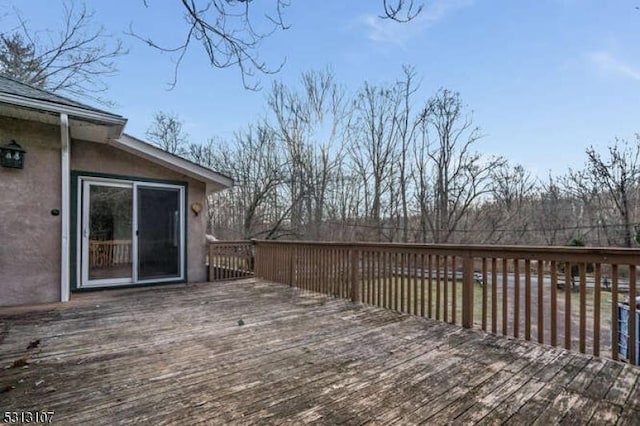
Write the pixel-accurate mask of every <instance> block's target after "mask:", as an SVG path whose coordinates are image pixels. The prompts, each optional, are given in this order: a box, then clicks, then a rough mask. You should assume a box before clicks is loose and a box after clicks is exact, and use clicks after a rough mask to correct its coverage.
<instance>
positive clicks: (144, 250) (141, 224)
mask: <svg viewBox="0 0 640 426" xmlns="http://www.w3.org/2000/svg"><path fill="white" fill-rule="evenodd" d="M136 188H137V192H136V196H137V207H138V212H137V213H138V215H137V216H138V217H137V219H138V280H140V281H143V280H151V279H165V278H178V277H180V276H181V275H182V272H181V267H180V266H181V260H182V259H181V258H182V256H181V254H182V249H181V247H182V225H181V223H182V217H181V208H180V206H181V198H182V197H181V190H180V188H167V187H155V186H143V185H140V184H138V185H137V186H136Z"/></svg>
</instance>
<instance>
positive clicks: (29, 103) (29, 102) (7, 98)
mask: <svg viewBox="0 0 640 426" xmlns="http://www.w3.org/2000/svg"><path fill="white" fill-rule="evenodd" d="M0 102H3V103H7V104H12V105H16V106H21V107H25V108H32V109H37V110H42V111H48V112H54V113H58V114H67V115H69V116H71V117H75V118H79V119H83V120H88V121H93V122H98V123H101V124H106V125H111V126H114V127H115V129H116V130H115V131H114V137H119V136H120V135H121V134H122V132H123V131H124V126H125V125H126V124H127V119H126V118H124V117H121V116H119V115H114V114H107V113H103V112H99V111H92V110H88V109H84V108H80V107H75V106H71V105H63V104H58V103H55V102H49V101H44V100H40V99H32V98H25V97H24V96H18V95H12V94H9V93H0Z"/></svg>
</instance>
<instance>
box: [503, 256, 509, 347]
mask: <svg viewBox="0 0 640 426" xmlns="http://www.w3.org/2000/svg"><path fill="white" fill-rule="evenodd" d="M508 267H509V264H508V259H506V258H504V259H502V334H504V335H506V334H507V332H508V330H509V328H508V324H509V322H508V321H509V318H508V316H507V315H508V312H509V311H508V306H509V305H507V302H508V299H509V298H508V297H507V296H508V292H509V281H508V280H509V268H508Z"/></svg>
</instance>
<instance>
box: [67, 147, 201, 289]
mask: <svg viewBox="0 0 640 426" xmlns="http://www.w3.org/2000/svg"><path fill="white" fill-rule="evenodd" d="M71 170H73V171H84V172H94V173H107V174H116V175H122V176H128V177H141V178H151V179H166V180H174V181H182V182H187V183H188V192H187V206H191V204H192V203H195V202H198V203H200V204H202V205H203V206H204V205H205V200H204V197H205V185H204V183H202V182H198V181H195V180H193V179H190V178H188V177H187V176H185V175H182V174H180V173H176V172H173V171H172V170H168V169H166V168H164V167H161V166H159V165H156V164H154V163H152V162H150V161H147V160H144V159H142V158H140V157H137V156H134V155H132V154H129V153H128V152H126V151H122V150H120V149H117V148H114V147H112V146H109V145H105V144H98V143H92V142H85V141H76V140H74V141H72V143H71ZM186 216H187V229H188V236H187V241H188V246H187V277H188V280H189V282H198V281H204V280H205V279H206V267H205V258H206V248H207V246H206V239H205V232H206V217H205V216H206V214H204V213H201V214H199V215H198V216H196V215H195V214H194V213H193V212H192V211H191V209H190V208H189V207H188V208H187V211H186Z"/></svg>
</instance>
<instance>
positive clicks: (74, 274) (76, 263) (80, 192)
mask: <svg viewBox="0 0 640 426" xmlns="http://www.w3.org/2000/svg"><path fill="white" fill-rule="evenodd" d="M71 177H72V183H73V184H72V194H71V204H72V209H71V211H72V226H71V231H72V236H71V245H72V247H71V264H72V268H71V277H70V281H71V282H70V288H71V290H72V291H82V290H91V289H96V288H109V287H138V286H145V285H153V284H163V283H165V284H174V283H181V282H186V281H187V247H188V223H187V220H188V217H187V207H186V206H187V194H188V184H187V182H181V181H170V180H161V179H148V178H140V177H136V176H121V175H113V174H104V173H93V172H81V171H72V172H71ZM87 182H88V183H89V184H90V183H98V184H103V185H114V186H120V187H122V186H130V187H131V188H132V194H133V195H132V196H133V200H132V202H133V206H132V210H133V211H132V214H133V217H132V244H131V245H132V248H131V256H132V274H131V278H130V279H117V278H116V279H101V280H92V281H88V279H85V278H88V277H86V276H85V275H84V271H83V269H85V263H86V262H83V261H84V260H85V259H87V257H85V256H87V255H86V254H85V251H86V252H87V253H88V246H86V244H84V242H83V233H82V226H83V219H84V211H85V210H84V209H85V208H86V206H85V205H84V204H85V203H86V201H85V200H87V201H88V197H85V196H84V185H85V183H87ZM138 186H142V187H158V188H171V189H178V190H179V193H180V201H179V207H180V210H179V211H180V226H179V229H180V250H179V257H180V259H179V261H178V265H179V269H180V273H179V275H178V276H175V277H168V278H150V279H143V280H141V279H139V278H138V268H137V265H138V253H137V249H138V241H137V238H136V235H135V233H136V232H135V231H136V229H137V227H138V217H137V216H138V214H137V209H138V207H137V187H138ZM85 246H86V247H85Z"/></svg>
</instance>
